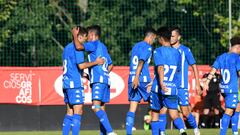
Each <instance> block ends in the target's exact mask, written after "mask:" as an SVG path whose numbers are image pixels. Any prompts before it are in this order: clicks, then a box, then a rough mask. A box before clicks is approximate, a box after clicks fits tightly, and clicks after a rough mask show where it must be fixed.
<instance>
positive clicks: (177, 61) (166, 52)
mask: <svg viewBox="0 0 240 135" xmlns="http://www.w3.org/2000/svg"><path fill="white" fill-rule="evenodd" d="M153 58H154V65H155V68H154V70H155V77H154V80H153V86H154V88H153V89H152V92H155V93H161V94H163V95H177V88H178V87H179V85H180V84H179V81H180V79H181V78H180V76H179V73H180V71H181V55H180V53H179V52H178V50H177V49H175V48H172V47H166V46H162V47H159V48H157V49H155V50H154V53H153ZM158 66H164V80H163V82H164V84H165V85H166V87H167V88H168V90H169V91H168V92H164V91H162V90H161V91H158V90H159V87H160V84H159V75H158V73H157V68H158Z"/></svg>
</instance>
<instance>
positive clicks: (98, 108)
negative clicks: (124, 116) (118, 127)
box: [92, 100, 116, 135]
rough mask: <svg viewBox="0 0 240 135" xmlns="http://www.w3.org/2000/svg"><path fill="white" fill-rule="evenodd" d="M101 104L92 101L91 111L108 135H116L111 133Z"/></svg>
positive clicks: (97, 101) (111, 130)
mask: <svg viewBox="0 0 240 135" xmlns="http://www.w3.org/2000/svg"><path fill="white" fill-rule="evenodd" d="M102 106H103V104H102V102H101V101H99V100H93V106H92V110H93V111H94V112H95V114H96V115H97V117H98V119H99V121H100V123H101V124H102V125H103V127H104V128H105V129H106V132H107V134H108V135H116V133H114V132H113V129H112V127H111V124H110V122H109V120H108V117H107V114H106V112H105V111H104V110H103V109H102V108H104V107H102Z"/></svg>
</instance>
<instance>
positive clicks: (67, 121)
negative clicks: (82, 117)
mask: <svg viewBox="0 0 240 135" xmlns="http://www.w3.org/2000/svg"><path fill="white" fill-rule="evenodd" d="M71 124H72V116H70V115H67V114H66V115H65V116H64V119H63V127H62V134H63V135H68V134H69V132H70V130H71Z"/></svg>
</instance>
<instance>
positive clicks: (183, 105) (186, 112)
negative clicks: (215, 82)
mask: <svg viewBox="0 0 240 135" xmlns="http://www.w3.org/2000/svg"><path fill="white" fill-rule="evenodd" d="M171 31H172V37H171V45H172V46H173V47H174V48H176V49H177V50H178V51H179V52H180V54H181V61H182V63H181V73H180V75H181V82H180V87H179V90H178V96H179V105H180V109H181V110H182V113H183V117H185V118H186V119H187V121H188V123H189V125H190V126H191V127H192V128H193V129H194V134H195V135H200V131H199V129H198V125H197V123H196V120H195V119H194V116H193V115H192V113H191V111H190V107H189V93H188V66H189V65H190V66H191V67H192V69H193V72H194V76H195V82H196V87H195V89H196V91H197V93H198V94H199V93H200V92H201V88H200V82H199V74H198V69H197V66H196V61H195V59H194V57H193V54H192V52H191V50H190V49H189V48H188V47H186V46H185V45H183V44H181V43H180V39H181V30H180V28H178V27H174V28H172V30H171Z"/></svg>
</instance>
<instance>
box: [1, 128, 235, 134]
mask: <svg viewBox="0 0 240 135" xmlns="http://www.w3.org/2000/svg"><path fill="white" fill-rule="evenodd" d="M200 131H201V135H218V134H219V129H200ZM115 132H117V134H118V135H125V130H115ZM187 133H188V135H194V134H193V130H191V129H189V130H187ZM0 135H61V131H25V132H23V131H16V132H11V131H9V132H8V131H6V132H0ZM70 135H71V134H70ZM80 135H99V131H97V130H82V131H81V132H80ZM133 135H151V131H144V130H136V131H133ZM167 135H178V131H177V130H167ZM227 135H231V129H228V133H227Z"/></svg>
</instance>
